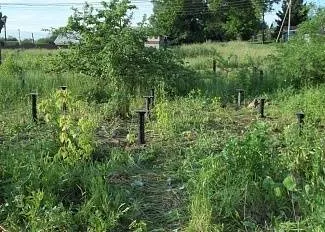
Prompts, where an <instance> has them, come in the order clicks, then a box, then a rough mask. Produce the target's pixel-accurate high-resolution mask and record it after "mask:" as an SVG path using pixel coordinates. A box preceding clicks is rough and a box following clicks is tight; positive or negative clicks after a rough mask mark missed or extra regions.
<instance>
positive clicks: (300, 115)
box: [296, 112, 305, 118]
mask: <svg viewBox="0 0 325 232" xmlns="http://www.w3.org/2000/svg"><path fill="white" fill-rule="evenodd" d="M296 115H297V117H298V118H304V117H305V114H304V113H303V112H297V113H296Z"/></svg>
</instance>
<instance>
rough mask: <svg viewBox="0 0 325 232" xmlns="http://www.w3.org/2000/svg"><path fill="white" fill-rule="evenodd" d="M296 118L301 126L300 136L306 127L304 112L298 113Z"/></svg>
mask: <svg viewBox="0 0 325 232" xmlns="http://www.w3.org/2000/svg"><path fill="white" fill-rule="evenodd" d="M296 116H297V119H298V124H299V135H301V133H302V128H303V125H304V118H305V114H304V113H303V112H298V113H296Z"/></svg>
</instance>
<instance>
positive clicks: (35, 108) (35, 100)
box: [30, 93, 37, 122]
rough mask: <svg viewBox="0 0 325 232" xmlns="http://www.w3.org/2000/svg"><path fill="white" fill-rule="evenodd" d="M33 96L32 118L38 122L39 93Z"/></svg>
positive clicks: (32, 94)
mask: <svg viewBox="0 0 325 232" xmlns="http://www.w3.org/2000/svg"><path fill="white" fill-rule="evenodd" d="M30 95H31V96H32V118H33V121H34V122H37V93H31V94H30Z"/></svg>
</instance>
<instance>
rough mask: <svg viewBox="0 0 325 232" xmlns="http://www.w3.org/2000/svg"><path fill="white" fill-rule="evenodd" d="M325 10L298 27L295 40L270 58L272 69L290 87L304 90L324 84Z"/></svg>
mask: <svg viewBox="0 0 325 232" xmlns="http://www.w3.org/2000/svg"><path fill="white" fill-rule="evenodd" d="M324 21H325V10H320V11H319V12H318V13H317V15H316V16H314V17H313V18H312V19H311V20H309V21H306V22H304V23H303V24H301V25H300V26H299V28H298V33H297V35H296V36H295V37H292V39H291V40H290V41H289V42H288V43H286V44H284V45H282V46H280V47H279V49H278V55H277V56H272V57H271V66H270V70H275V74H276V75H277V76H279V78H281V79H283V80H285V81H286V83H287V84H288V85H292V86H294V87H301V86H304V85H309V84H318V83H323V82H324V81H325V66H324V64H325V56H324V49H325V34H324V33H325V32H324Z"/></svg>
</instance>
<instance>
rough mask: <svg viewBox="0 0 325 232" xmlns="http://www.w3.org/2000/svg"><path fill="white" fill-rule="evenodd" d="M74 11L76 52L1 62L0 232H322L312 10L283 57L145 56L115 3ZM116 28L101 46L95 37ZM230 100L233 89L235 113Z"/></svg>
mask: <svg viewBox="0 0 325 232" xmlns="http://www.w3.org/2000/svg"><path fill="white" fill-rule="evenodd" d="M86 9H88V11H85V12H88V13H89V14H88V15H87V14H83V17H84V18H82V17H81V16H80V15H79V13H78V12H76V14H75V15H74V16H73V17H72V18H71V19H70V21H69V25H68V27H67V28H66V30H67V31H69V30H80V31H79V32H80V33H81V35H84V37H83V38H85V40H83V41H81V44H79V45H74V46H73V47H71V48H70V49H69V50H63V51H59V52H57V51H50V52H48V51H43V50H35V51H21V50H17V51H5V54H4V60H3V64H2V65H1V66H0V94H1V96H2V97H1V98H0V106H1V107H0V110H1V111H0V112H1V114H0V225H1V227H3V229H6V230H8V231H137V232H140V231H175V230H179V231H202V232H203V231H204V232H205V231H268V230H271V231H272V230H274V231H324V230H325V224H324V222H325V211H324V209H325V194H324V193H325V182H324V176H325V170H324V164H325V154H324V152H325V140H324V137H325V136H324V135H325V110H324V107H323V105H324V102H325V85H324V78H325V75H324V74H325V73H324V64H325V60H324V56H322V54H323V52H324V48H325V47H324V46H325V45H324V44H325V43H324V37H323V36H322V35H320V34H319V33H318V30H319V28H320V27H321V25H323V23H324V11H320V12H319V13H318V14H317V16H315V17H314V18H313V19H312V20H311V21H310V22H307V23H304V24H303V25H302V26H301V28H302V30H301V33H303V34H298V35H297V37H296V38H295V39H293V40H292V41H290V42H289V43H287V44H283V45H276V44H271V45H263V46H262V45H253V44H248V43H244V42H231V43H205V44H195V45H184V46H180V47H172V48H167V49H162V50H158V51H157V50H154V49H147V48H144V46H143V43H140V42H141V40H140V39H141V38H143V34H142V33H143V32H142V31H141V29H139V28H137V29H133V28H132V27H131V26H130V24H129V23H127V22H128V20H127V19H128V18H127V17H126V12H128V10H129V6H128V5H127V4H125V3H117V2H113V3H112V5H104V7H103V10H102V11H101V12H99V13H98V14H96V13H94V12H92V11H91V8H86ZM103 15H105V16H106V17H107V18H109V19H112V20H111V21H109V20H107V21H103V20H102V18H101V17H102V16H103ZM120 19H123V20H120ZM121 21H123V22H125V25H123V26H122V27H121V28H119V30H115V31H114V30H112V31H110V33H108V36H109V38H106V37H104V35H103V34H102V33H101V31H100V30H101V29H103V30H106V29H107V30H108V28H116V27H115V26H116V25H115V23H117V22H118V25H120V24H119V23H120V22H121ZM87 22H88V23H91V26H89V25H88V26H89V27H87ZM112 24H113V25H114V26H112ZM94 25H95V26H94ZM94 27H97V28H98V30H97V33H98V34H96V33H93V31H92V30H93V29H94ZM306 33H308V34H309V35H310V38H309V39H308V41H306V40H305V36H303V35H304V34H306ZM121 37H122V38H123V40H122V44H121V45H120V46H119V43H118V42H117V38H121ZM90 38H92V39H90ZM94 38H95V39H94ZM94 42H96V43H97V46H95V45H96V44H94ZM213 60H215V61H216V69H215V70H213ZM302 60H303V61H304V62H303V63H300V62H301V61H302ZM298 61H299V62H298ZM60 86H67V90H62V88H61V87H60ZM151 88H154V89H155V91H156V101H155V107H154V108H153V110H152V112H151V113H152V117H151V118H150V120H149V119H146V142H147V143H146V145H145V146H142V145H138V144H137V133H138V132H137V126H138V116H137V114H136V113H135V110H137V109H139V108H143V100H142V96H143V95H148V92H149V90H150V89H151ZM237 89H243V90H245V102H243V105H242V106H241V107H240V108H238V107H237V103H236V102H237V99H236V96H237ZM32 92H35V93H37V94H38V98H37V103H38V109H37V110H38V119H37V123H35V122H34V121H33V119H32V115H31V97H30V95H29V94H30V93H32ZM260 97H264V98H266V99H267V105H266V108H265V113H266V118H260V117H259V113H258V110H257V109H255V108H249V107H247V105H248V103H249V102H250V101H252V100H253V99H255V98H260ZM300 111H302V112H304V113H305V119H304V124H303V125H298V124H297V119H296V113H297V112H300ZM0 230H2V228H0Z"/></svg>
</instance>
